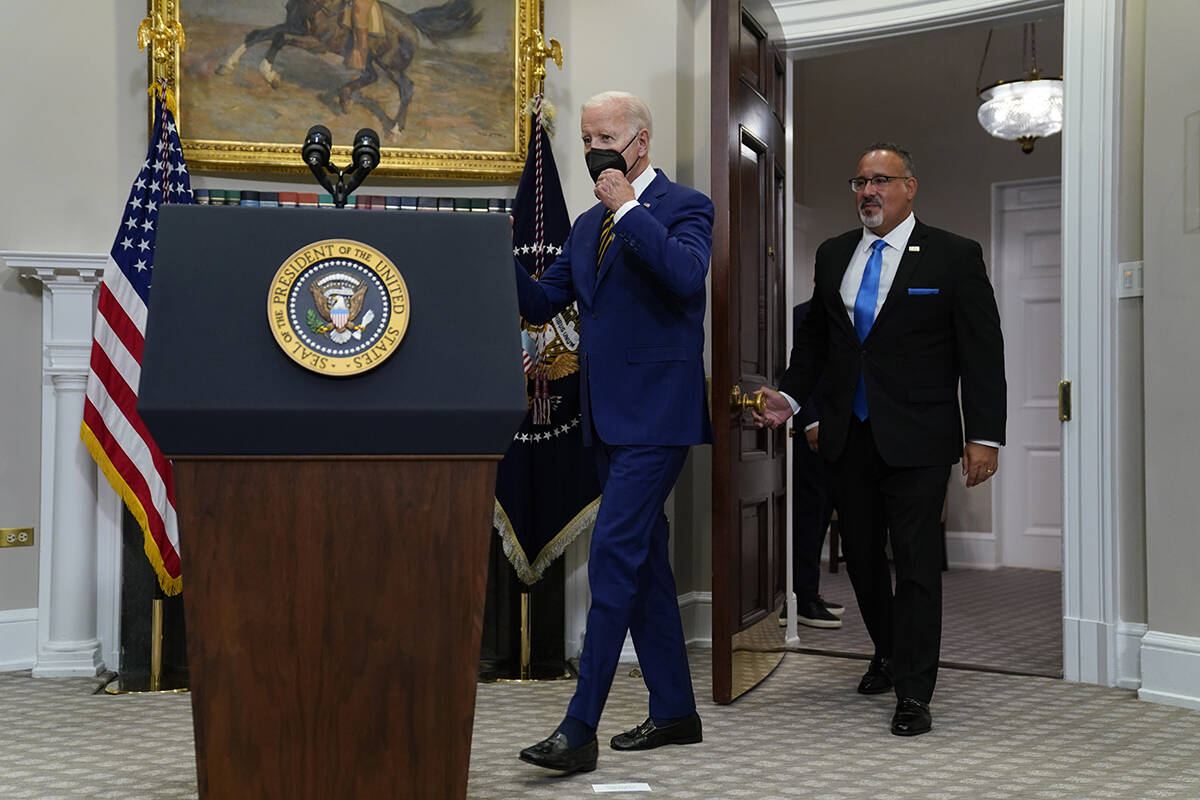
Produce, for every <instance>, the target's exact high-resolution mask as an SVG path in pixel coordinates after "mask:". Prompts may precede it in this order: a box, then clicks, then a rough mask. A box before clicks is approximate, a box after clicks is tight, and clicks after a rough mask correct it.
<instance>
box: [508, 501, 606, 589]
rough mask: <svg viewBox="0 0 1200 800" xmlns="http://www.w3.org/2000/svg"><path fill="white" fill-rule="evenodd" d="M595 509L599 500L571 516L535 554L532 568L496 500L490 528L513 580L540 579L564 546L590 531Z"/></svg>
mask: <svg viewBox="0 0 1200 800" xmlns="http://www.w3.org/2000/svg"><path fill="white" fill-rule="evenodd" d="M599 508H600V498H599V497H597V498H596V499H595V500H593V501H592V502H590V503H588V504H587V505H586V506H584V507H583V509H582V510H581V511H580V512H579V513H578V514H576V515H575V518H574V519H572V520H571V521H570V522H568V523H567V524H566V525H564V526H563V528H562V530H560V531H559V532H558V533H557V534H555V536H554V538H553V539H551V540H550V541H549V543H547V544H546V546H545V547H543V548H542V552H540V553H538V555H537V558H536V559H534V561H533V564H532V565H531V564H530V563H529V556H528V555H526V554H525V549H524V548H523V547H521V543H520V542H519V541H517V534H516V531H514V530H513V526H512V522H511V521H510V520H509V518H508V514H507V513H506V512H505V511H504V506H502V505H500V501H499V500H497V501H496V508H495V511H494V513H493V514H492V527H493V528H495V529H496V532H497V533H498V534H499V535H500V541H501V544H502V545H503V547H504V556H505V557H506V558H507V559H508V562H509V563H510V564H512V566H513V569H514V570H516V573H517V577H519V578H520V579H521V580H522V581H524V582H525V583H526V584H528V585H530V586H532V585H533V584H535V583H537V582H538V581H540V580H541V579H542V573H543V572H545V570H546V567H548V566H550V563H551V562H552V561H554V559H556V558H558V557H559V556H561V555H562V554H563V552H564V551H565V550H566V549H567V547H569V546H570V544H571V543H572V542H574V541H575V540H576V539H578V538H579V535H580V534H582V533H584V532H586V531H590V530H591V529H592V525H594V524H595V522H596V511H597V510H598V509H599Z"/></svg>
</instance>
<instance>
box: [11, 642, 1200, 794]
mask: <svg viewBox="0 0 1200 800" xmlns="http://www.w3.org/2000/svg"><path fill="white" fill-rule="evenodd" d="M692 666H693V673H694V676H695V680H696V685H697V686H699V687H704V686H707V685H708V682H709V675H710V663H709V653H708V651H704V652H697V653H693V656H692ZM861 672H862V662H861V661H858V660H852V659H844V658H832V657H828V656H814V655H807V654H799V653H790V654H788V655H787V656H786V657H785V658H784V661H783V663H782V664H781V665H780V667H779V668H778V669H777V670H776V671H775V673H774V674H773V675H771V677H769V678H768V679H767V680H766V681H765V682H764V683H763V684H762V685H761V686H759V687H758V688H757V689H754V690H753V691H751V692H750V693H749V694H747V695H745V696H744V697H743V698H741V699H740V700H739V701H738V702H737V703H735V704H734V705H732V706H715V705H713V704H712V703H711V702H709V701H708V699H707V697H705V696H703V693H702V696H701V697H700V698H699V700H700V714H701V716H702V717H703V719H704V727H705V731H704V732H705V740H704V742H703V743H702V744H699V745H692V746H688V747H668V748H663V749H660V750H655V751H650V752H645V753H625V754H618V753H616V752H614V751H612V750H610V749H608V748H607V747H606V746H604V747H602V749H601V751H600V762H599V769H597V770H596V771H595V772H592V773H589V774H583V775H578V774H577V775H571V776H568V777H565V778H562V777H558V776H556V774H554V773H550V772H547V771H545V770H541V769H538V768H537V767H532V766H530V765H528V764H524V763H522V762H520V761H518V760H517V757H516V754H517V751H518V750H519V749H520V748H521V747H522V746H524V745H526V744H531V743H532V742H533V741H534V740H536V739H538V738H541V737H542V736H543V735H544V734H546V733H548V732H549V731H550V730H551V729H552V728H553V727H554V725H555V724H556V723H557V722H558V719H559V717H560V715H561V713H562V710H563V708H564V707H565V705H566V702H567V699H568V697H569V695H570V693H571V691H572V689H573V685H572V684H571V683H570V682H566V681H563V682H549V683H537V684H498V683H496V684H481V685H480V686H479V696H478V703H477V711H476V719H475V735H474V743H473V747H472V754H471V771H470V780H469V785H468V792H467V796H468V797H469V798H472V800H512V798H541V799H543V800H563V799H564V798H584V797H594V796H596V790H595V788H594V785H595V784H614V783H626V782H645V783H647V784H649V786H650V788H651V790H652V793H651V794H650V795H649V797H658V798H679V799H680V800H684V799H688V800H690V799H695V800H712V798H722V799H724V798H729V799H730V800H733V799H734V798H749V799H750V800H767V798H839V799H843V800H858V799H860V798H861V799H862V800H866V799H867V798H876V797H888V798H892V797H899V798H906V797H914V798H916V797H919V798H930V799H931V800H937V799H939V798H947V799H948V798H971V799H972V800H1010V798H1030V799H1031V800H1041V799H1042V798H1045V799H1047V800H1049V799H1050V798H1068V799H1070V800H1076V798H1122V799H1123V800H1130V799H1132V798H1151V797H1153V798H1181V799H1183V798H1187V800H1195V798H1197V797H1200V712H1197V711H1187V710H1184V709H1178V708H1170V707H1166V706H1159V705H1153V704H1150V703H1143V702H1140V701H1138V700H1137V699H1136V696H1135V695H1134V693H1133V692H1129V691H1124V690H1121V689H1107V688H1101V687H1096V686H1085V685H1081V684H1072V683H1066V682H1064V681H1061V680H1053V679H1048V678H1036V677H1021V676H1014V675H1001V674H994V673H984V672H971V671H961V670H943V672H942V675H941V679H940V681H939V684H938V693H937V696H936V697H935V702H934V704H933V710H934V730H933V732H931V733H929V734H926V735H925V736H919V737H915V738H913V739H901V738H898V737H895V736H892V735H891V734H890V733H888V731H887V725H888V720H889V717H890V715H891V711H892V705H893V704H892V701H891V700H890V699H889V698H888V697H887V696H886V695H883V696H876V697H863V696H861V695H858V694H855V692H854V685H855V684H856V683H857V681H858V677H859V675H860V674H861ZM95 689H96V681H90V680H87V679H80V678H72V679H61V680H48V679H42V680H33V679H31V678H29V677H28V673H7V674H2V675H0V724H2V726H3V729H2V732H0V740H2V741H3V743H4V747H3V750H2V751H0V797H2V798H4V800H67V799H68V798H69V799H70V800H80V799H82V798H87V799H88V800H182V799H184V798H194V797H196V778H195V772H194V770H195V761H194V757H193V753H192V733H191V713H190V706H189V698H188V695H186V694H185V695H141V696H129V695H127V696H118V697H112V696H107V695H95V694H93V693H92V692H93V691H94V690H95ZM645 708H646V691H645V688H644V685H643V684H642V682H641V680H640V679H637V678H631V677H628V676H627V675H620V676H618V678H617V680H616V682H615V683H614V686H613V692H612V696H611V698H610V700H609V705H608V708H607V709H606V711H605V715H604V719H603V720H602V721H601V726H600V735H601V736H602V737H603V740H604V741H605V742H606V741H607V739H608V737H611V736H612V735H613V734H615V733H617V732H619V731H620V729H622V728H624V727H631V726H632V725H634V724H636V723H637V722H640V721H641V719H642V718H643V716H644V714H645ZM605 796H608V797H613V798H626V800H629V799H630V798H638V797H646V796H647V795H646V794H644V793H632V792H621V793H614V794H609V795H605ZM222 800H224V799H222ZM337 800H343V799H342V798H338V799H337ZM416 800H440V799H439V798H417V799H416Z"/></svg>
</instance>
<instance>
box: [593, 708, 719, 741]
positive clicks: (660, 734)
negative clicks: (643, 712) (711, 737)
mask: <svg viewBox="0 0 1200 800" xmlns="http://www.w3.org/2000/svg"><path fill="white" fill-rule="evenodd" d="M703 740H704V734H703V731H702V730H701V728H700V715H699V714H697V713H696V712H695V711H693V712H692V715H691V716H690V717H685V718H683V719H681V720H679V721H678V722H672V723H671V724H670V725H664V726H662V727H661V728H660V727H658V726H657V725H655V724H654V720H652V719H650V718H649V717H647V718H646V721H645V722H643V723H642V724H641V725H638V726H637V727H636V728H634V729H633V730H631V731H625V733H618V734H617V735H616V736H614V737H613V738H612V742H611V743H610V744H612V749H613V750H653V749H654V748H656V747H662V746H663V745H664V744H696V743H697V742H701V741H703Z"/></svg>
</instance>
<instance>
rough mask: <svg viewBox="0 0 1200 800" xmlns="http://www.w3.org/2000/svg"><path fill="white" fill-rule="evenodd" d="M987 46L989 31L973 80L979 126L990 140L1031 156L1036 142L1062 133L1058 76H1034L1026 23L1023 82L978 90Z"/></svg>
mask: <svg viewBox="0 0 1200 800" xmlns="http://www.w3.org/2000/svg"><path fill="white" fill-rule="evenodd" d="M991 44H992V31H990V30H989V31H988V38H987V43H986V44H985V45H984V47H983V59H982V60H981V61H980V62H979V76H978V77H977V78H976V79H975V92H976V94H978V95H979V99H980V100H982V101H983V104H982V105H981V106H979V113H978V116H979V124H980V125H982V126H983V129H984V130H985V131H987V132H988V133H990V134H991V135H992V136H995V137H997V138H999V139H1008V140H1009V141H1015V142H1017V143H1018V144H1020V145H1021V151H1022V152H1024V153H1032V152H1033V143H1034V142H1035V141H1036V140H1037V139H1040V138H1042V137H1045V136H1052V135H1053V134H1056V133H1058V132H1059V131H1061V130H1062V125H1063V81H1062V76H1061V75H1060V76H1059V77H1057V78H1043V77H1042V76H1041V75H1040V74H1039V73H1038V65H1037V29H1036V25H1035V23H1032V22H1030V23H1026V25H1025V31H1024V37H1023V42H1022V45H1023V53H1022V58H1021V64H1022V67H1024V65H1025V64H1026V63H1029V64H1030V67H1029V70H1028V71H1027V72H1026V73H1025V77H1024V79H1022V80H1010V81H997V82H996V83H993V84H992V85H991V86H988V87H987V88H986V89H983V88H980V85H979V84H980V81H981V80H982V79H983V66H984V64H985V63H986V62H987V56H988V49H989V48H990V47H991Z"/></svg>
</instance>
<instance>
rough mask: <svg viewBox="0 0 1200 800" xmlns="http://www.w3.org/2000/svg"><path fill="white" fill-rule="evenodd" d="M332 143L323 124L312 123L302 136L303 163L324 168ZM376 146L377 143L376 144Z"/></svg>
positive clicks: (331, 136)
mask: <svg viewBox="0 0 1200 800" xmlns="http://www.w3.org/2000/svg"><path fill="white" fill-rule="evenodd" d="M332 145H333V135H332V134H331V133H330V132H329V128H326V127H325V126H324V125H313V126H312V127H311V128H309V129H308V135H307V136H305V137H304V149H303V150H301V151H300V152H301V155H302V156H303V158H304V163H305V164H307V165H308V166H309V167H311V168H318V167H319V168H321V169H324V168H325V167H326V166H327V165H328V164H329V153H330V149H331V147H332ZM376 147H377V148H378V144H377V145H376Z"/></svg>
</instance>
